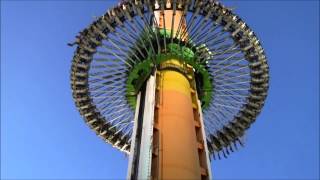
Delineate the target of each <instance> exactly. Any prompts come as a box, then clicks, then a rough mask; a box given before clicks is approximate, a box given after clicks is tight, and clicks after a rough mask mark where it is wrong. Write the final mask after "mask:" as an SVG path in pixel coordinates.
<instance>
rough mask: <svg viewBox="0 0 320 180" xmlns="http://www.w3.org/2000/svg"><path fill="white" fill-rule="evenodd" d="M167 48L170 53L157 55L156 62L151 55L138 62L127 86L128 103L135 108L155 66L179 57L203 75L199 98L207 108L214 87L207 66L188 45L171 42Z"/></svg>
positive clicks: (131, 72) (203, 106) (130, 74)
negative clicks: (137, 99) (137, 98)
mask: <svg viewBox="0 0 320 180" xmlns="http://www.w3.org/2000/svg"><path fill="white" fill-rule="evenodd" d="M167 48H168V53H166V54H159V55H157V56H156V58H155V59H156V61H155V62H154V61H153V60H152V59H151V57H150V56H149V57H148V58H147V59H145V60H143V61H142V62H140V63H138V64H136V65H135V66H134V67H133V69H132V70H131V71H130V73H129V75H128V79H127V87H126V97H127V100H128V103H129V104H130V106H131V107H132V108H133V109H134V108H135V106H136V96H137V94H138V92H139V90H140V88H141V87H142V85H143V83H144V82H145V81H146V80H147V78H148V77H149V75H150V74H151V72H152V69H153V68H154V67H155V66H158V65H160V64H161V63H162V62H165V61H167V60H170V59H178V60H181V61H183V62H184V63H186V64H189V65H191V66H192V67H193V68H194V69H195V72H196V73H199V74H201V75H202V86H201V87H200V88H201V89H200V91H201V94H199V98H200V100H201V103H202V108H203V109H205V108H207V107H208V106H209V103H210V101H211V97H212V89H213V87H212V82H211V78H210V74H209V72H208V71H207V69H206V68H205V65H203V64H201V63H200V61H199V59H198V57H197V56H196V55H195V54H194V52H193V51H192V50H191V49H190V48H188V47H186V46H180V45H179V44H175V43H170V44H168V46H167Z"/></svg>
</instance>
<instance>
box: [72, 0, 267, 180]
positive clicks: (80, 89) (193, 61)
mask: <svg viewBox="0 0 320 180" xmlns="http://www.w3.org/2000/svg"><path fill="white" fill-rule="evenodd" d="M75 44H77V49H76V52H75V55H74V58H73V62H72V68H71V87H72V92H73V98H74V100H75V103H76V106H77V107H78V109H79V111H80V114H81V115H82V116H83V118H84V119H85V121H86V123H87V124H88V125H89V126H90V127H91V128H92V129H93V130H94V131H95V132H96V134H97V135H98V136H100V137H101V138H102V139H103V140H104V141H105V142H107V143H110V144H111V145H112V146H113V147H115V148H117V149H119V150H120V151H122V152H124V153H127V154H128V155H129V166H128V175H127V178H128V179H212V173H211V168H210V161H211V158H213V159H215V158H221V157H226V156H227V155H229V154H230V153H231V152H233V151H235V150H236V149H237V148H238V147H239V145H240V146H242V145H243V139H242V137H243V136H244V134H245V131H246V130H247V129H248V128H249V127H250V125H251V124H252V123H253V122H254V121H255V119H256V117H257V115H258V114H259V113H260V111H261V108H262V107H263V105H264V100H265V98H266V96H267V90H268V81H269V68H268V65H267V60H266V56H265V54H264V50H263V48H262V47H261V44H260V42H259V40H258V39H257V37H256V36H255V34H254V32H253V31H252V30H251V29H250V28H249V27H248V25H247V24H246V23H244V22H243V21H242V19H241V18H240V17H238V16H237V15H235V14H234V13H233V12H232V10H230V9H228V8H226V7H224V6H223V5H222V4H220V3H219V2H217V1H215V0H124V1H121V3H119V4H118V5H117V6H115V7H114V8H112V9H110V10H108V11H107V12H106V13H105V14H104V15H103V16H101V17H99V18H97V19H96V20H95V21H94V22H92V24H90V25H89V26H88V27H87V28H85V29H84V30H83V31H81V32H80V34H79V35H78V36H77V39H76V42H75Z"/></svg>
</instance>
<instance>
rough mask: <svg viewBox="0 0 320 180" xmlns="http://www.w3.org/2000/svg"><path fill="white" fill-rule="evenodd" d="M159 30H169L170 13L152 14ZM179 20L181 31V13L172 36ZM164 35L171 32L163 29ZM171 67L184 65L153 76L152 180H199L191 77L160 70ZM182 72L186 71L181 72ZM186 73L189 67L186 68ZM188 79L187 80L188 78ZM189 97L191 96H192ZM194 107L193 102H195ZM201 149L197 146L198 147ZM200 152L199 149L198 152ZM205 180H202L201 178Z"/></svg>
mask: <svg viewBox="0 0 320 180" xmlns="http://www.w3.org/2000/svg"><path fill="white" fill-rule="evenodd" d="M155 14H156V17H157V19H158V22H159V28H160V29H162V28H163V24H164V20H165V23H166V27H170V28H171V23H172V11H170V10H167V11H165V15H166V16H165V17H163V15H162V14H161V13H160V12H155ZM180 18H183V19H182V22H183V29H182V30H185V27H186V23H185V19H184V17H183V16H182V12H177V13H176V15H175V20H174V21H175V23H174V26H173V29H174V31H173V32H174V34H175V33H176V31H177V29H178V23H179V21H180ZM166 30H167V32H171V29H168V28H166ZM169 66H175V67H176V68H178V69H179V68H181V69H182V70H183V69H184V68H186V65H185V64H183V63H182V62H180V61H179V60H177V59H172V60H168V61H165V62H164V63H162V64H161V65H160V70H159V71H158V72H157V91H156V109H155V122H154V137H153V148H154V154H153V162H152V171H151V173H152V174H151V177H152V179H193V180H196V179H203V177H205V172H203V168H201V155H200V151H201V147H199V142H201V140H199V137H200V136H199V135H197V133H199V132H198V131H197V128H198V129H199V127H200V126H199V124H200V123H199V119H198V118H195V117H197V116H198V114H195V112H197V111H195V110H194V109H197V107H194V106H197V105H198V104H197V105H194V102H193V101H194V100H193V99H194V97H196V93H195V91H194V90H193V89H192V86H191V84H190V82H191V80H192V78H193V77H192V76H193V72H192V69H191V72H192V73H191V74H185V73H182V72H179V71H178V70H172V69H166V68H163V69H162V70H161V67H169ZM184 70H186V69H184ZM189 70H190V67H189ZM188 76H190V77H189V78H188ZM192 94H193V96H192ZM195 101H196V103H197V99H196V100H195ZM200 145H201V144H200ZM202 150H203V149H202ZM204 179H206V178H204Z"/></svg>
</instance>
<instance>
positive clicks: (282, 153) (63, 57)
mask: <svg viewBox="0 0 320 180" xmlns="http://www.w3.org/2000/svg"><path fill="white" fill-rule="evenodd" d="M117 2H118V1H115V0H105V1H1V179H80V178H81V179H123V178H125V176H126V171H127V157H126V156H125V155H124V154H122V153H120V152H119V151H117V150H115V149H113V148H112V147H111V146H110V145H108V144H105V143H104V142H103V141H102V140H101V139H99V138H98V137H97V136H96V135H95V134H94V133H93V132H92V131H91V130H90V129H89V128H88V127H87V125H86V124H85V123H84V122H83V120H82V118H81V117H80V115H79V113H78V111H77V110H76V108H75V105H74V102H73V100H72V98H71V90H70V85H69V81H70V80H69V77H70V75H69V72H70V65H71V59H72V56H73V51H74V49H73V48H70V47H68V46H67V43H68V42H71V41H73V40H74V37H75V35H76V34H77V32H79V31H80V30H81V29H83V28H84V27H86V26H87V25H88V24H89V23H90V22H91V21H92V20H93V16H99V15H102V14H103V13H104V12H105V10H106V9H108V8H110V7H111V6H112V5H114V4H116V3H117ZM223 2H224V4H226V5H228V6H231V7H235V8H236V10H235V12H236V13H238V14H239V15H240V16H241V17H242V18H243V19H244V20H245V21H246V22H247V23H248V24H249V25H250V27H251V28H252V29H253V30H254V31H255V32H256V34H257V35H258V37H259V38H260V39H261V42H262V44H263V46H264V48H265V50H266V54H267V56H268V60H269V65H270V75H271V80H270V90H269V96H268V98H267V102H266V105H265V108H264V109H263V111H262V113H261V115H260V116H259V117H258V120H257V121H256V123H255V124H254V125H253V126H252V127H251V128H250V130H249V132H248V134H247V136H246V147H245V148H241V149H240V150H239V151H238V152H236V153H233V154H232V155H231V156H230V157H229V158H228V159H223V160H217V161H213V162H212V169H213V175H214V178H215V179H319V1H302V0H301V1H247V0H246V1H223Z"/></svg>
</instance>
